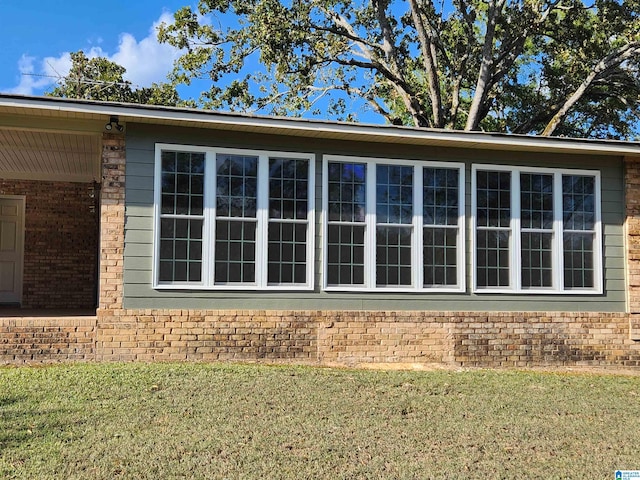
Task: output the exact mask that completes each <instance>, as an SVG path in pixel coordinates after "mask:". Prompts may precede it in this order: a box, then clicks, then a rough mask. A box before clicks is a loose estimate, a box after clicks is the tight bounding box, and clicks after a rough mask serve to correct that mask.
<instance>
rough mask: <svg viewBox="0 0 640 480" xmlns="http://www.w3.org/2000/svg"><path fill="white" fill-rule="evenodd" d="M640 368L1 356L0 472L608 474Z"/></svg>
mask: <svg viewBox="0 0 640 480" xmlns="http://www.w3.org/2000/svg"><path fill="white" fill-rule="evenodd" d="M616 469H623V470H624V469H626V470H632V469H640V376H623V375H605V374H585V373H582V374H577V373H563V374H561V373H551V372H516V371H489V370H469V371H430V372H424V371H423V372H415V371H414V372H409V371H367V370H347V369H328V368H312V367H293V366H265V365H242V364H194V363H191V364H170V363H166V364H164V363H163V364H141V363H129V364H76V365H58V366H48V367H23V368H10V367H7V368H0V478H3V479H4V478H8V479H13V478H20V479H40V478H42V479H56V478H64V479H113V478H132V479H133V478H135V479H171V478H220V479H222V478H229V479H236V478H243V479H254V478H255V479H263V478H274V479H307V478H321V479H340V478H344V479H347V478H348V479H354V478H356V479H357V478H362V479H365V478H366V479H376V478H380V479H402V478H420V479H423V478H446V479H457V478H461V479H462V478H464V479H467V478H473V479H486V478H505V479H518V478H529V479H530V478H544V479H553V478H580V479H581V478H589V479H596V478H605V479H606V478H614V471H615V470H616Z"/></svg>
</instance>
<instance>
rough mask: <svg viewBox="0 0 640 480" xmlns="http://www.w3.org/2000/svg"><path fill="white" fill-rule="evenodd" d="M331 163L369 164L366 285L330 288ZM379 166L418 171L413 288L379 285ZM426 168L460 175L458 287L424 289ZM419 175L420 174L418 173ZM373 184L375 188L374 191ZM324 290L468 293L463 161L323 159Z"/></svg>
mask: <svg viewBox="0 0 640 480" xmlns="http://www.w3.org/2000/svg"><path fill="white" fill-rule="evenodd" d="M329 162H344V163H366V164H367V174H366V185H367V187H366V188H367V194H366V195H367V198H366V216H365V228H366V233H365V247H364V248H365V252H364V276H365V286H349V285H331V286H330V285H328V279H327V271H328V258H327V241H328V219H329V213H328V212H329ZM376 165H404V166H412V167H413V168H414V175H413V178H414V185H413V188H414V190H413V195H414V197H413V202H414V205H417V206H418V208H417V209H415V210H416V211H414V218H413V222H412V223H411V224H407V226H409V225H411V226H412V227H413V228H414V231H415V232H414V235H413V236H412V243H411V256H412V262H413V265H417V266H418V267H417V268H414V269H413V271H412V284H413V286H411V287H406V286H402V287H393V286H388V287H387V286H376V284H375V283H376V267H375V266H376V251H375V250H376V249H375V243H376V237H375V231H376V188H375V186H376V181H375V179H376V177H375V175H376V174H375V168H372V167H375V166H376ZM422 167H426V168H450V169H457V170H458V172H459V182H458V226H457V229H458V243H457V245H456V250H457V251H456V262H457V265H456V266H457V285H455V286H453V287H451V286H427V287H423V286H422V283H423V253H422V252H423V242H422V238H423V222H422V208H423V207H422V190H423V188H422V187H423V186H422V178H423V176H422V170H421V169H422ZM417 172H419V174H418V173H417ZM370 185H373V188H371V186H370ZM321 217H322V218H321V221H322V249H321V252H322V253H321V260H320V261H321V265H322V289H323V290H325V291H328V292H379V293H381V292H394V293H396V292H397V293H403V292H407V293H461V292H465V291H466V284H465V280H466V263H465V248H466V241H465V230H466V228H465V164H464V163H461V162H438V161H427V160H410V159H406V160H405V159H398V158H392V159H390V158H376V157H358V156H349V155H323V157H322V213H321Z"/></svg>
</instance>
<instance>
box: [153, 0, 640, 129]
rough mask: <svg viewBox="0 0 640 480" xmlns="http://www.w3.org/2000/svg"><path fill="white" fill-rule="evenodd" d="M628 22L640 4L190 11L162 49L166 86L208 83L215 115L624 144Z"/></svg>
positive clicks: (213, 1)
mask: <svg viewBox="0 0 640 480" xmlns="http://www.w3.org/2000/svg"><path fill="white" fill-rule="evenodd" d="M639 12H640V2H639V1H638V0H632V1H625V2H619V1H616V0H597V1H596V3H595V4H594V5H593V6H590V5H585V4H584V3H583V2H581V1H580V0H549V1H545V0H517V1H516V0H492V1H489V2H487V1H483V0H452V1H451V2H444V3H434V2H432V1H430V0H407V1H401V0H371V1H365V0H359V1H355V2H350V1H346V0H288V1H279V0H249V1H240V0H236V1H221V0H201V1H200V3H199V5H198V11H197V12H194V11H192V10H191V9H190V8H189V7H185V8H182V9H180V10H179V11H178V12H176V14H175V23H174V24H172V25H163V26H162V27H161V28H160V31H159V39H160V41H163V42H167V43H170V44H171V45H174V46H175V47H177V48H182V49H184V50H185V53H184V55H183V56H182V57H181V58H180V59H179V60H178V61H177V62H176V64H175V69H174V71H173V73H172V76H171V78H172V80H173V82H174V84H177V83H189V82H190V81H191V80H192V79H203V78H206V79H209V80H211V82H212V87H211V89H210V90H209V91H208V92H206V93H205V94H203V97H202V98H201V100H200V101H201V104H202V105H205V106H208V107H212V108H220V109H230V110H241V111H243V110H244V111H246V110H256V109H257V110H260V111H262V112H263V113H267V114H287V115H303V114H306V113H317V114H319V115H323V116H328V117H331V118H337V119H354V118H356V113H357V112H356V111H355V110H358V109H363V108H368V109H370V110H373V111H375V112H377V113H379V114H380V115H382V116H383V117H384V118H385V119H386V120H387V121H388V122H392V121H395V122H397V121H398V119H402V121H403V122H404V123H408V124H413V125H415V126H428V127H436V128H445V127H446V128H463V127H466V128H467V129H485V130H498V131H504V132H515V133H542V132H546V133H553V134H562V135H565V134H569V133H570V134H572V135H579V136H595V135H604V136H607V137H615V138H631V137H633V136H634V135H638V123H639V121H640V119H638V114H637V112H638V111H639V107H640V105H639V103H640V100H639V99H640V84H639V81H638V78H639V77H640V75H639V74H638V71H639V60H638V59H639V58H640V45H638V42H640V37H639V35H640V33H639V32H640V20H639ZM626 47H628V51H627V52H626V54H625V55H617V54H616V52H618V51H621V50H620V49H624V48H626ZM603 61H604V62H605V63H606V65H605V67H598V65H599V64H600V63H601V62H603ZM594 72H595V73H594ZM592 77H593V78H592Z"/></svg>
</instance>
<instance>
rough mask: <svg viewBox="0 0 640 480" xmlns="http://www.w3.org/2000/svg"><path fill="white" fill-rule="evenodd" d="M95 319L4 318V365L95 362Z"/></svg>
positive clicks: (0, 331) (0, 336) (0, 338)
mask: <svg viewBox="0 0 640 480" xmlns="http://www.w3.org/2000/svg"><path fill="white" fill-rule="evenodd" d="M95 331H96V319H95V317H64V318H55V317H44V318H24V317H20V318H0V363H7V364H9V363H12V364H21V363H32V362H64V361H72V360H73V361H78V360H94V359H95Z"/></svg>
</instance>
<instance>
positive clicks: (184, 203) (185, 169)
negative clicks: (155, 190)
mask: <svg viewBox="0 0 640 480" xmlns="http://www.w3.org/2000/svg"><path fill="white" fill-rule="evenodd" d="M204 157H205V156H204V153H190V152H169V151H163V152H162V154H161V164H162V172H161V182H160V183H161V199H160V202H161V205H160V213H161V214H163V215H202V213H203V209H202V205H203V199H204Z"/></svg>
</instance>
